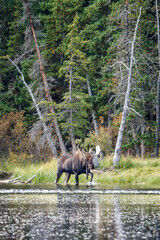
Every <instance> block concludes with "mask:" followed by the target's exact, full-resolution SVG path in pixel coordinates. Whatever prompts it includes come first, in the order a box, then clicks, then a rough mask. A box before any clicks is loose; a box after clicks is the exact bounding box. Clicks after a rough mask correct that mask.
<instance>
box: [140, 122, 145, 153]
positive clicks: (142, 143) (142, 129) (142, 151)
mask: <svg viewBox="0 0 160 240" xmlns="http://www.w3.org/2000/svg"><path fill="white" fill-rule="evenodd" d="M144 132H145V124H144V122H143V123H142V126H141V134H142V137H143V134H144ZM145 152H146V148H145V144H144V140H143V138H142V140H141V157H142V158H144V157H145Z"/></svg>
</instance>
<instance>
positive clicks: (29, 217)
mask: <svg viewBox="0 0 160 240" xmlns="http://www.w3.org/2000/svg"><path fill="white" fill-rule="evenodd" d="M22 187H23V188H22ZM3 239H4V240H6V239H7V240H11V239H16V240H17V239H18V240H19V239H37V240H41V239H42V240H43V239H49V240H51V239H64V240H66V239H77V240H88V239H93V240H95V239H98V240H103V239H112V240H113V239H120V240H121V239H129V240H130V239H136V240H137V239H160V190H154V189H152V190H149V189H136V190H135V189H129V188H124V189H119V188H110V189H109V188H107V189H106V186H80V187H79V188H76V187H75V186H72V185H71V186H68V187H66V186H59V187H55V186H54V185H53V184H50V185H44V184H41V185H34V184H29V185H5V186H4V185H0V240H3Z"/></svg>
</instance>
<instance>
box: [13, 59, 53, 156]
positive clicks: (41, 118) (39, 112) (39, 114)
mask: <svg viewBox="0 0 160 240" xmlns="http://www.w3.org/2000/svg"><path fill="white" fill-rule="evenodd" d="M8 59H9V60H10V62H11V63H12V64H13V65H14V66H15V67H16V69H17V70H18V72H19V73H20V74H21V79H22V81H23V84H24V85H25V87H26V88H27V90H28V92H29V94H30V96H31V98H32V101H33V104H34V106H35V107H36V111H37V114H38V116H39V119H40V120H41V121H42V124H43V129H44V132H45V134H46V139H47V142H48V145H49V147H50V149H51V151H52V154H53V156H54V157H57V150H56V147H55V145H54V143H53V141H52V137H51V133H50V131H49V129H48V127H47V125H46V124H45V122H44V121H43V116H42V114H41V111H40V109H39V107H38V104H37V103H36V99H35V97H34V95H33V93H32V91H31V88H30V87H29V86H28V84H27V83H26V81H25V79H24V75H23V74H22V72H21V70H20V69H19V67H18V66H17V65H16V64H15V63H14V62H13V61H12V60H11V59H10V58H9V57H8Z"/></svg>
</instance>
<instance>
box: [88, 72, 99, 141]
mask: <svg viewBox="0 0 160 240" xmlns="http://www.w3.org/2000/svg"><path fill="white" fill-rule="evenodd" d="M87 87H88V94H89V96H90V97H92V90H91V86H90V83H89V79H88V76H87ZM92 119H93V124H94V131H95V133H96V135H97V136H98V135H99V132H98V124H97V120H96V116H95V111H94V110H93V112H92Z"/></svg>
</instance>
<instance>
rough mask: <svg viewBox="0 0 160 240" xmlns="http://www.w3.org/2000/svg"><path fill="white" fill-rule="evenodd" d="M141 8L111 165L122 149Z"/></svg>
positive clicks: (117, 159)
mask: <svg viewBox="0 0 160 240" xmlns="http://www.w3.org/2000/svg"><path fill="white" fill-rule="evenodd" d="M141 10H142V8H140V13H139V17H138V19H137V23H136V27H135V31H134V36H133V41H132V45H131V55H130V67H129V69H128V81H127V91H126V94H125V101H124V105H123V112H122V119H121V124H120V128H119V132H118V137H117V142H116V147H115V151H114V157H113V165H114V166H115V165H117V164H118V163H119V161H120V157H121V150H122V140H123V133H124V128H125V124H126V118H127V112H128V106H129V96H130V92H131V84H132V69H133V61H134V45H135V41H136V34H137V29H138V24H139V20H140V16H141Z"/></svg>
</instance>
